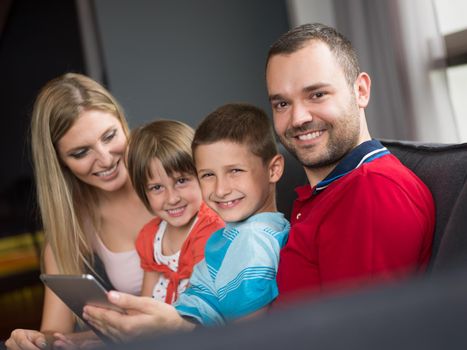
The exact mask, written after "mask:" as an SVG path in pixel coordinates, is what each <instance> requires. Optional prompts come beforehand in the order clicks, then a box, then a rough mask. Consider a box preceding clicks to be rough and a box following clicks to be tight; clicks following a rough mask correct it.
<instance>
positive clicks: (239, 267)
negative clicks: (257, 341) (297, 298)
mask: <svg viewBox="0 0 467 350" xmlns="http://www.w3.org/2000/svg"><path fill="white" fill-rule="evenodd" d="M289 230H290V224H289V222H288V221H287V220H286V219H285V218H284V215H283V214H281V213H260V214H256V215H253V216H251V217H250V218H248V219H247V220H245V221H242V222H234V223H227V225H226V227H225V228H223V229H220V230H218V231H216V232H215V233H214V234H213V235H212V236H211V238H209V240H208V242H207V243H206V248H205V258H204V260H202V261H200V262H199V263H198V264H196V266H195V268H194V270H193V274H192V275H191V278H190V287H189V288H188V289H187V290H185V292H184V293H182V294H181V295H180V297H179V299H178V301H177V302H176V303H175V307H176V309H177V311H178V312H179V313H180V314H181V315H182V316H189V317H193V318H195V319H196V320H197V321H198V322H200V323H201V324H203V325H223V324H225V323H226V322H228V321H230V320H233V319H236V318H240V317H243V316H246V315H248V314H250V313H253V312H255V311H257V310H259V309H261V308H263V307H265V306H266V305H268V304H270V303H271V302H272V301H273V300H274V299H275V298H276V297H277V295H278V289H277V284H276V273H277V267H278V263H279V252H280V249H281V248H282V247H283V246H284V245H285V243H286V241H287V237H288V234H289Z"/></svg>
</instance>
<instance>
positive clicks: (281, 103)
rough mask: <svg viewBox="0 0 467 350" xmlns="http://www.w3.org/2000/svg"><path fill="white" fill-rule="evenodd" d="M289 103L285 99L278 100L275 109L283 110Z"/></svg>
mask: <svg viewBox="0 0 467 350" xmlns="http://www.w3.org/2000/svg"><path fill="white" fill-rule="evenodd" d="M287 105H288V103H287V102H285V101H280V102H277V103H275V104H274V109H276V110H281V109H283V108H285V107H287Z"/></svg>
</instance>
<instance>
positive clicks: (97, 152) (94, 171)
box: [57, 110, 128, 192]
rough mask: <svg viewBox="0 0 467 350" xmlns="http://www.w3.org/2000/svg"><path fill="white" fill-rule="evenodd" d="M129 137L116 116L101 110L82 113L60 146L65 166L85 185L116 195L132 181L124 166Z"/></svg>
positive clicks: (60, 153) (58, 145)
mask: <svg viewBox="0 0 467 350" xmlns="http://www.w3.org/2000/svg"><path fill="white" fill-rule="evenodd" d="M126 146H127V137H126V135H125V133H124V131H123V128H122V125H121V123H120V121H119V120H118V119H117V117H115V116H114V115H113V114H111V113H109V112H104V111H99V110H89V111H85V112H83V113H81V115H80V116H79V117H78V119H77V120H76V121H75V123H74V124H73V126H72V127H71V128H70V129H69V130H68V131H67V132H66V133H65V135H63V137H62V138H61V139H60V140H59V141H58V143H57V151H58V156H59V158H60V159H61V161H62V163H63V164H64V165H65V166H66V167H67V168H68V169H70V171H71V172H72V173H73V175H75V176H76V177H77V178H78V179H79V180H81V181H82V182H84V183H86V184H88V185H90V186H93V187H95V188H97V189H100V190H103V191H107V192H112V191H116V190H119V189H121V188H122V187H123V186H124V185H125V183H126V182H127V180H128V172H127V169H126V167H125V164H124V156H125V151H126Z"/></svg>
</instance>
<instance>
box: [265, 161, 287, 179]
mask: <svg viewBox="0 0 467 350" xmlns="http://www.w3.org/2000/svg"><path fill="white" fill-rule="evenodd" d="M268 170H269V182H270V183H276V182H277V181H279V179H280V178H281V176H282V173H283V172H284V157H283V156H282V154H276V155H275V156H274V157H273V158H272V159H271V160H270V161H269V166H268Z"/></svg>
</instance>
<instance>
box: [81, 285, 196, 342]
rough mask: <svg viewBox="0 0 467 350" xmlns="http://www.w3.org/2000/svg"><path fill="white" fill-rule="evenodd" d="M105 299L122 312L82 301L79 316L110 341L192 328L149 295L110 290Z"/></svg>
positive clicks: (175, 313) (170, 309)
mask: <svg viewBox="0 0 467 350" xmlns="http://www.w3.org/2000/svg"><path fill="white" fill-rule="evenodd" d="M108 298H109V301H110V302H111V303H112V304H114V305H116V306H118V307H120V308H122V309H124V310H126V311H127V313H126V314H122V313H119V312H117V311H113V310H110V309H104V308H101V307H97V306H91V305H86V306H85V307H84V312H83V317H84V319H85V320H87V321H88V322H89V323H90V324H91V325H93V326H94V327H95V328H97V329H98V330H99V331H101V332H102V333H103V334H105V335H106V336H108V337H110V338H111V339H112V340H114V341H128V340H131V339H133V338H135V337H138V336H141V335H148V334H151V335H155V334H160V333H167V332H172V331H177V330H190V329H193V328H194V325H192V324H191V323H190V322H188V321H185V320H184V319H183V318H182V317H181V316H180V315H179V314H178V312H177V310H175V308H174V307H173V306H172V305H169V304H166V303H163V302H160V301H157V300H154V299H152V298H149V297H137V296H133V295H130V294H125V293H119V292H115V291H111V292H109V293H108Z"/></svg>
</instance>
